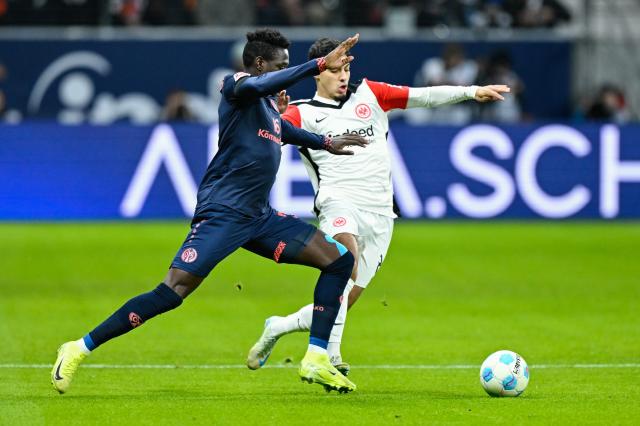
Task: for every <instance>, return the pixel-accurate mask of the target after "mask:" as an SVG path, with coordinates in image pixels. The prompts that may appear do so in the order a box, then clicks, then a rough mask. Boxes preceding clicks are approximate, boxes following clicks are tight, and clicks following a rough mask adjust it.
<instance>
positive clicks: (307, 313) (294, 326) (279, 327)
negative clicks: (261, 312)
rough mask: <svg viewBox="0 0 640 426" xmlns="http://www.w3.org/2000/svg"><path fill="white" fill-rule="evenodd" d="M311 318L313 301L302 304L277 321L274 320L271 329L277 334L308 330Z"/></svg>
mask: <svg viewBox="0 0 640 426" xmlns="http://www.w3.org/2000/svg"><path fill="white" fill-rule="evenodd" d="M312 318H313V303H311V304H308V305H306V306H303V307H302V308H300V309H299V310H298V311H297V312H294V313H292V314H291V315H287V316H286V317H283V318H281V319H280V320H278V321H274V322H273V324H272V325H271V329H272V330H273V332H274V333H275V334H277V335H278V336H281V335H283V334H287V333H292V332H294V331H309V330H310V329H311V319H312Z"/></svg>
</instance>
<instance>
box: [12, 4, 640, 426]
mask: <svg viewBox="0 0 640 426" xmlns="http://www.w3.org/2000/svg"><path fill="white" fill-rule="evenodd" d="M638 22H640V2H639V1H637V0H607V1H605V0H422V1H418V0H415V1H412V0H404V1H403V0H395V1H394V0H387V1H385V0H349V1H347V0H257V1H250V0H233V1H231V0H103V1H97V0H0V122H1V124H0V288H1V289H2V291H3V293H4V294H3V295H2V296H0V336H1V337H2V341H3V345H0V423H3V424H42V423H47V424H49V423H51V424H55V423H68V422H69V419H68V418H67V417H65V413H66V412H67V410H72V411H73V412H74V420H73V421H75V422H82V421H86V422H92V421H97V420H96V417H93V416H95V413H96V412H99V413H102V414H101V416H103V417H98V418H97V419H98V420H100V421H98V423H100V422H103V423H122V422H125V421H135V422H136V423H142V424H145V423H152V422H155V423H160V424H163V423H173V424H185V423H186V422H193V423H208V422H209V421H211V417H210V416H211V413H212V412H213V411H215V413H216V416H218V417H214V419H217V421H214V423H217V422H220V423H229V424H239V423H244V422H249V421H254V422H255V421H260V422H263V423H264V422H266V423H273V424H288V423H291V424H294V423H301V420H300V419H301V418H302V417H300V415H301V414H300V413H301V410H302V408H300V407H304V406H306V407H311V408H313V407H316V408H317V409H319V410H325V409H327V407H330V409H331V410H336V411H340V412H342V413H343V417H341V418H340V419H337V420H336V422H337V423H340V422H341V421H344V422H345V423H347V422H348V423H349V424H361V423H362V424H375V423H393V422H400V423H401V422H402V421H404V422H405V423H407V424H424V423H423V421H424V420H425V419H428V420H429V422H449V421H450V422H458V423H464V424H468V423H474V422H475V423H484V424H486V423H487V422H489V421H491V422H494V423H498V424H500V423H504V422H509V419H512V420H513V418H517V419H519V420H521V421H522V423H547V424H548V423H550V422H556V423H577V424H586V423H589V422H593V423H598V422H603V423H609V422H614V423H620V424H622V423H629V424H637V421H638V419H639V418H640V417H639V416H640V411H639V409H638V407H637V404H636V403H634V402H633V401H637V398H639V397H640V395H639V394H638V388H637V383H635V382H634V377H635V378H637V374H638V371H639V370H638V368H640V364H639V362H640V358H639V357H638V356H639V354H640V334H639V333H640V332H639V330H640V322H639V320H638V317H637V312H638V309H639V308H640V306H639V303H638V300H640V299H639V297H640V286H638V283H639V282H638V276H640V266H639V265H640V262H638V256H639V255H640V226H638V222H637V219H638V218H640V141H639V140H640V126H639V125H638V121H639V120H640V79H639V78H638V76H640V26H639V25H638ZM264 26H274V27H277V28H280V29H281V30H282V31H283V33H284V34H285V35H286V36H288V37H289V38H290V39H291V40H292V42H293V45H292V47H291V49H290V52H291V63H292V64H297V63H301V62H303V61H305V60H306V51H307V49H308V47H309V46H310V44H311V43H312V42H313V41H314V40H315V39H316V38H318V37H325V36H330V37H334V38H342V37H346V36H348V35H351V34H352V33H354V32H356V31H357V32H360V34H361V42H360V43H359V44H358V45H357V46H356V48H355V49H354V54H355V56H356V60H355V62H354V65H353V68H352V79H358V78H362V77H367V78H370V79H371V80H378V81H385V82H388V83H394V84H402V85H410V86H414V85H421V86H423V85H439V84H455V85H471V84H485V83H504V84H509V85H510V86H511V87H512V95H511V96H509V97H508V99H507V100H506V101H505V102H502V103H500V104H496V105H484V106H482V107H480V106H478V105H475V104H473V103H470V102H469V103H464V104H459V105H455V106H452V107H447V108H439V109H434V110H408V111H394V112H393V113H392V114H391V115H390V117H391V129H390V133H389V142H390V153H391V156H392V160H393V168H394V187H395V191H396V198H397V202H398V205H399V207H400V210H401V212H402V216H403V218H402V219H401V220H399V221H398V225H397V228H396V229H397V231H396V236H395V240H394V242H393V243H392V246H391V250H390V253H389V256H388V259H387V261H386V263H385V265H384V267H383V268H382V270H381V273H380V276H379V277H377V278H376V280H374V282H373V284H372V286H371V288H370V289H368V290H367V292H366V293H365V296H364V297H363V298H362V300H361V302H359V305H357V306H356V308H355V310H354V311H353V313H351V314H350V318H351V319H350V322H349V326H347V331H346V337H345V349H344V352H345V357H346V358H349V359H348V360H349V361H350V362H353V364H354V370H353V371H354V372H353V377H354V381H356V383H358V385H359V386H360V389H359V390H358V392H356V393H354V394H353V395H350V396H349V398H352V399H351V400H349V399H342V400H337V399H325V398H318V396H319V395H318V392H317V389H313V390H310V389H307V388H303V389H301V390H298V388H296V387H295V386H299V385H297V384H296V383H292V380H293V379H294V378H295V373H294V372H293V371H287V370H286V368H285V369H283V370H278V369H273V370H267V371H265V372H264V373H263V372H261V373H259V375H255V373H253V375H251V373H250V372H247V371H244V370H242V369H230V370H222V369H221V370H215V369H207V370H202V371H199V370H183V372H182V373H181V372H180V371H179V370H178V371H175V372H174V371H170V372H168V373H166V375H163V376H158V375H157V371H156V370H153V368H146V369H145V368H141V369H138V370H118V369H113V370H109V369H108V368H105V369H101V367H99V365H123V364H145V365H150V366H153V365H167V364H168V365H183V364H192V365H227V364H228V365H232V366H233V365H238V366H239V365H240V364H242V362H243V360H244V356H245V352H246V349H248V348H249V347H250V346H251V344H252V343H253V340H254V339H255V338H256V337H257V336H258V334H259V331H260V326H261V323H262V321H263V319H264V318H265V317H266V316H268V315H270V314H274V313H278V314H283V313H286V312H289V311H292V310H293V309H295V308H297V307H298V306H299V305H301V304H302V303H305V302H306V301H307V300H309V298H310V290H311V288H312V286H311V283H312V282H313V281H314V279H315V273H314V272H313V271H307V270H306V269H305V270H303V269H301V268H296V267H276V266H275V265H271V264H269V263H268V262H267V261H264V260H259V259H256V258H255V257H251V256H248V255H247V254H245V253H238V254H236V255H234V256H232V258H231V259H230V260H229V261H227V262H225V263H223V264H222V265H221V266H220V268H219V269H218V270H216V272H214V273H213V274H212V278H209V279H208V283H206V284H208V285H205V286H203V288H202V289H200V290H199V291H198V293H197V294H196V295H195V296H194V297H192V298H191V299H193V300H191V301H190V302H189V303H188V304H186V306H185V307H183V308H181V309H180V310H178V311H176V312H172V313H170V314H169V315H167V318H165V317H163V318H161V319H159V320H158V322H157V323H155V322H154V324H153V325H148V326H147V327H145V329H143V330H141V331H136V333H132V334H135V336H126V337H125V338H123V339H121V340H118V341H117V342H114V343H113V345H109V346H107V347H105V348H101V350H100V355H99V356H96V357H95V360H93V359H92V360H91V361H92V362H95V363H97V364H96V365H98V367H96V368H95V369H90V368H88V369H87V370H85V371H83V376H81V377H80V378H79V379H78V383H77V386H78V387H77V394H76V395H78V396H77V397H74V398H75V399H73V398H67V397H66V396H65V398H66V399H65V400H64V402H61V400H54V399H52V398H53V396H54V395H53V394H52V393H51V392H52V391H51V390H50V389H49V388H48V379H47V374H48V371H47V369H46V367H47V365H48V363H51V362H52V361H53V355H54V352H55V348H56V347H57V345H58V344H59V343H60V342H62V341H65V340H69V339H70V338H73V337H79V336H80V335H82V334H83V333H84V332H85V331H86V330H87V329H88V328H90V327H92V326H93V325H94V323H96V322H97V321H99V320H100V319H101V318H103V317H104V316H105V315H106V314H108V313H109V312H111V310H112V309H113V308H114V307H115V306H116V305H118V304H119V303H121V302H122V301H124V300H125V299H126V298H127V297H129V296H131V295H134V294H137V293H139V292H140V291H146V290H147V289H149V288H151V286H152V285H153V283H157V282H159V280H160V279H162V274H163V272H164V268H165V267H166V265H167V263H168V262H169V261H170V259H171V258H172V256H173V254H174V250H176V249H177V248H178V245H179V243H180V241H181V239H182V236H183V234H184V232H186V230H187V221H188V218H189V217H190V216H191V214H192V211H193V207H194V205H195V194H196V188H197V185H198V183H199V180H200V178H201V176H202V174H203V172H204V170H205V168H206V165H207V162H208V160H209V159H210V158H211V157H212V156H213V155H214V154H215V152H216V146H217V145H216V142H217V105H218V102H219V96H220V94H219V92H218V84H219V81H220V80H221V78H222V76H224V75H225V74H228V73H230V72H233V71H234V70H237V69H239V67H240V66H241V65H240V64H239V59H240V56H241V52H242V46H243V43H244V34H245V33H246V32H247V31H248V30H250V29H252V28H255V27H264ZM313 92H314V86H313V82H312V81H311V80H309V81H307V82H304V83H301V84H299V85H298V86H295V87H293V88H292V89H291V90H290V94H291V96H292V98H293V99H297V98H306V97H310V96H311V95H312V94H313ZM283 148H284V150H285V151H286V152H285V155H284V156H283V163H282V165H281V169H280V172H279V176H278V179H277V182H276V185H275V186H274V190H273V192H272V197H271V198H272V204H273V205H274V207H276V208H278V209H280V210H282V211H286V212H289V213H293V214H297V215H299V216H301V217H309V218H310V217H311V205H312V191H311V186H310V184H309V182H308V179H307V177H306V173H305V169H304V168H303V166H302V164H301V163H300V160H299V157H298V155H297V153H296V152H295V150H293V149H290V148H289V147H287V146H285V147H283ZM150 219H152V221H151V220H150ZM470 219H471V220H470ZM568 219H574V220H568ZM613 219H617V220H616V221H612V220H613ZM105 222H108V223H105ZM303 281H304V283H307V284H308V285H303V284H304V283H303ZM238 312H242V313H243V314H242V316H241V317H238ZM159 341H160V342H162V345H161V344H159V343H158V342H159ZM304 344H305V343H304V336H297V337H295V338H292V339H291V340H288V341H287V342H283V344H282V346H281V347H279V348H278V349H277V351H276V352H275V353H274V357H273V359H272V362H273V364H274V365H275V366H281V367H282V366H286V365H288V364H289V361H293V363H294V364H295V362H297V361H298V360H299V357H300V355H301V354H302V349H303V348H304ZM163 345H164V346H163ZM503 348H508V349H513V350H516V351H519V352H521V353H522V354H523V355H524V357H525V358H526V359H527V361H528V362H529V363H530V364H531V365H532V382H531V385H530V389H529V390H528V391H527V394H525V397H524V398H520V399H519V400H518V402H517V403H516V402H514V403H513V404H509V405H498V404H497V403H496V402H495V401H491V400H485V399H483V398H481V397H482V390H481V389H480V386H479V385H478V383H477V377H476V375H477V372H476V370H475V367H473V368H471V367H468V368H467V367H465V366H475V365H476V364H477V366H478V367H479V365H480V363H481V361H482V359H483V358H484V356H486V355H488V354H489V353H491V352H493V351H494V350H497V349H503ZM185 349H187V350H186V351H185ZM358 365H364V366H369V367H371V366H373V367H371V368H370V369H368V370H367V369H366V368H363V369H360V371H358ZM382 365H390V366H392V367H393V365H404V366H411V365H416V366H418V365H422V366H423V367H424V366H426V367H424V368H422V369H418V370H411V369H408V368H407V369H405V370H403V369H397V370H393V369H392V368H391V369H388V370H383V369H377V367H376V366H382ZM456 365H459V366H461V368H449V367H451V366H456ZM575 365H598V366H605V367H602V368H600V367H594V368H593V369H590V368H589V367H586V368H573V367H575ZM429 366H431V367H429ZM438 366H441V367H442V368H438ZM447 366H449V367H447ZM536 366H540V368H539V369H538V370H536ZM545 366H546V367H545ZM554 366H555V367H554ZM562 366H565V367H566V368H573V369H572V370H570V371H569V372H565V373H563V374H565V375H564V376H563V378H562V379H557V372H558V371H560V370H559V369H562V368H565V367H562ZM567 366H568V367H567ZM572 366H573V367H572ZM607 366H608V367H607ZM432 367H433V368H432ZM629 370H631V371H629ZM260 374H262V376H260ZM559 381H561V382H562V383H561V384H560V383H558V382H559ZM214 384H215V385H214ZM212 386H213V390H212ZM314 391H315V392H314ZM212 392H213V393H212ZM80 395H84V396H83V397H81V396H80ZM242 395H246V396H248V399H251V400H253V401H254V404H255V405H247V402H246V400H244V399H243V397H242ZM562 395H565V396H566V395H577V397H575V398H562V397H561V396H562ZM527 398H528V399H527ZM350 401H351V402H350ZM295 404H298V408H295V407H296V405H295ZM326 404H329V405H328V406H327V405H326ZM634 407H635V408H634ZM212 410H213V411H212ZM622 412H624V413H625V415H624V416H621V415H620V414H619V413H622ZM140 413H143V414H140ZM523 413H524V414H523ZM140 415H144V416H145V417H143V418H142V419H141V418H140ZM611 419H614V420H611ZM73 421H72V422H71V423H73ZM304 422H305V423H306V424H311V423H314V420H313V419H311V420H308V419H305V420H304Z"/></svg>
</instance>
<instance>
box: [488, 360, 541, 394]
mask: <svg viewBox="0 0 640 426" xmlns="http://www.w3.org/2000/svg"><path fill="white" fill-rule="evenodd" d="M480 384H481V385H482V387H483V388H484V390H485V391H487V393H488V394H489V395H491V396H518V395H520V394H521V393H522V392H524V390H525V389H526V388H527V385H528V384H529V366H528V365H527V363H526V361H525V360H524V358H522V357H521V356H520V355H518V354H517V353H515V352H512V351H506V350H503V351H498V352H494V353H492V354H491V355H489V356H488V357H487V359H485V360H484V362H483V363H482V367H480Z"/></svg>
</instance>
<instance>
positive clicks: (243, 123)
mask: <svg viewBox="0 0 640 426" xmlns="http://www.w3.org/2000/svg"><path fill="white" fill-rule="evenodd" d="M247 40H248V41H247V44H246V45H245V48H244V52H243V61H244V65H245V69H246V71H247V72H240V73H237V74H235V75H233V76H231V75H230V76H227V77H225V79H224V81H223V83H222V88H221V92H222V95H223V96H222V101H221V102H220V107H219V109H218V113H219V120H220V138H219V150H218V153H217V154H216V156H215V157H214V158H213V160H212V161H211V163H210V164H209V167H208V169H207V171H206V174H205V176H204V178H203V179H202V182H201V183H200V188H199V189H198V204H197V206H196V210H195V214H194V217H193V220H192V222H191V230H190V232H189V234H188V235H187V238H186V240H185V241H184V243H183V245H182V247H181V248H180V250H179V251H178V253H177V255H176V257H175V258H174V260H173V262H172V264H171V267H170V269H169V272H168V273H167V275H166V277H165V279H164V280H163V282H162V283H161V284H160V285H159V286H158V287H156V288H155V289H154V290H152V291H151V292H149V293H144V294H141V295H139V296H136V297H134V298H133V299H131V300H129V301H127V302H126V303H125V304H124V305H123V306H122V307H121V308H120V309H118V310H117V311H116V312H114V313H113V314H112V315H111V316H110V317H109V318H107V319H106V320H105V321H104V322H103V323H102V324H100V325H98V326H97V327H96V328H95V329H94V330H92V331H91V332H89V333H88V334H87V335H85V336H84V337H83V338H82V339H79V340H76V341H71V342H67V343H64V344H63V345H62V346H61V347H60V349H58V358H57V360H56V363H55V364H54V366H53V370H52V372H51V381H52V383H53V386H54V388H55V389H56V390H57V391H58V392H60V393H64V392H66V391H67V389H68V388H69V385H70V383H71V380H72V378H73V375H74V374H75V372H76V370H77V368H78V366H79V365H80V362H82V360H83V359H84V358H85V357H86V356H87V355H88V354H89V353H90V352H91V351H92V350H94V349H96V348H97V347H98V346H100V345H101V344H103V343H105V342H107V341H108V340H110V339H113V338H114V337H117V336H120V335H122V334H124V333H126V332H128V331H130V330H132V329H134V328H136V327H138V326H139V325H141V324H143V323H144V322H146V321H148V320H150V319H151V318H153V317H154V316H156V315H159V314H161V313H163V312H167V311H169V310H171V309H174V308H177V307H178V306H180V304H181V303H182V300H183V299H184V298H186V297H187V296H188V295H189V294H191V293H192V292H193V291H194V290H195V289H196V288H197V287H198V285H200V283H201V282H202V280H203V279H204V278H205V277H206V276H207V275H208V274H209V272H211V270H212V269H213V268H214V267H215V266H216V265H217V264H218V263H219V262H220V261H221V260H222V259H224V258H225V257H227V256H228V255H229V254H231V253H233V252H234V251H235V250H237V249H238V248H240V247H243V248H245V249H247V250H250V251H252V252H254V253H257V254H259V255H261V256H264V257H268V258H272V259H274V260H275V261H276V262H280V263H296V264H302V265H308V266H312V267H315V268H318V269H320V271H321V274H320V278H319V279H318V283H317V285H316V288H315V291H314V313H313V322H312V325H311V332H310V338H309V348H308V351H307V354H306V355H305V357H304V359H303V360H302V363H301V367H300V371H299V374H300V376H301V378H302V379H303V380H305V381H308V382H311V383H313V382H316V383H320V384H322V385H323V386H325V388H326V389H327V390H331V389H334V390H338V391H340V392H348V391H352V390H354V389H355V387H356V386H355V385H354V384H353V383H352V382H351V381H349V379H347V378H346V377H344V376H343V375H342V374H341V373H340V372H339V371H337V370H336V369H335V368H334V367H333V366H332V365H331V363H330V362H329V358H328V356H327V351H326V348H327V340H328V338H329V334H330V332H331V327H332V326H333V323H334V321H335V318H336V315H337V313H338V309H339V307H340V300H339V298H340V296H341V295H342V292H343V290H344V288H345V286H346V284H347V281H348V279H349V277H350V275H351V271H352V268H353V265H354V257H353V255H352V254H351V253H350V252H349V251H348V250H347V249H346V248H345V247H344V246H343V245H342V244H340V243H338V242H337V241H335V240H334V239H333V238H331V237H330V236H328V235H325V234H324V233H322V232H321V231H319V230H317V229H316V228H315V227H313V226H312V225H309V224H307V223H305V222H303V221H301V220H299V219H297V218H295V217H293V216H288V215H285V214H283V213H279V212H277V211H275V210H274V209H273V208H271V206H270V205H269V201H268V197H269V191H270V190H271V187H272V185H273V183H274V180H275V176H276V173H277V171H278V166H279V164H280V154H281V145H282V143H283V142H284V143H290V144H294V145H299V146H303V147H307V148H310V149H325V150H327V151H329V152H331V153H333V154H339V155H345V154H346V155H348V154H352V153H351V152H350V151H347V150H345V149H344V148H345V147H347V146H352V145H357V146H365V145H366V144H367V142H366V141H365V140H364V139H362V138H361V137H359V136H355V135H345V136H339V137H336V138H333V139H331V138H328V137H324V136H321V135H316V134H313V133H309V132H306V131H304V130H301V129H298V128H295V127H293V126H292V125H291V124H289V123H288V122H287V121H282V120H280V114H279V112H278V107H277V99H276V98H275V96H274V94H276V93H279V92H280V91H282V90H284V89H285V88H287V87H289V86H291V85H292V84H294V83H296V82H298V81H300V80H302V79H304V78H307V77H311V76H314V75H318V74H319V73H320V72H322V71H324V70H325V69H330V70H332V69H340V68H341V67H342V66H344V65H345V64H346V63H347V62H349V61H351V60H352V59H353V57H351V56H348V53H347V52H348V51H349V49H350V48H351V47H352V46H353V45H354V44H355V43H356V42H357V41H358V36H357V35H356V36H354V37H351V38H349V39H347V40H345V41H344V42H343V43H342V44H341V45H340V46H339V47H337V48H336V49H335V50H334V51H332V52H331V53H329V54H328V55H327V56H325V57H324V58H320V59H318V60H312V61H309V62H307V63H305V64H302V65H299V66H296V67H292V68H287V67H288V65H289V54H288V51H287V48H288V47H289V41H288V40H287V39H286V38H285V37H284V36H282V35H281V34H280V33H279V32H278V31H275V30H268V29H267V30H260V31H256V32H254V33H249V34H247Z"/></svg>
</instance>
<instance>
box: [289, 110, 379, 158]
mask: <svg viewBox="0 0 640 426" xmlns="http://www.w3.org/2000/svg"><path fill="white" fill-rule="evenodd" d="M281 121H282V141H283V142H284V143H288V144H291V145H297V146H302V147H305V148H309V149H324V150H327V151H329V152H330V153H332V154H335V155H353V152H352V151H348V150H345V148H346V147H348V146H362V147H365V146H367V144H368V142H367V141H366V140H365V139H363V138H362V137H360V136H356V135H340V136H336V137H335V138H331V137H329V136H322V135H317V134H315V133H311V132H307V131H306V130H303V129H300V128H298V127H295V126H294V125H293V124H291V123H289V122H288V121H287V120H285V119H283V120H281Z"/></svg>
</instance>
